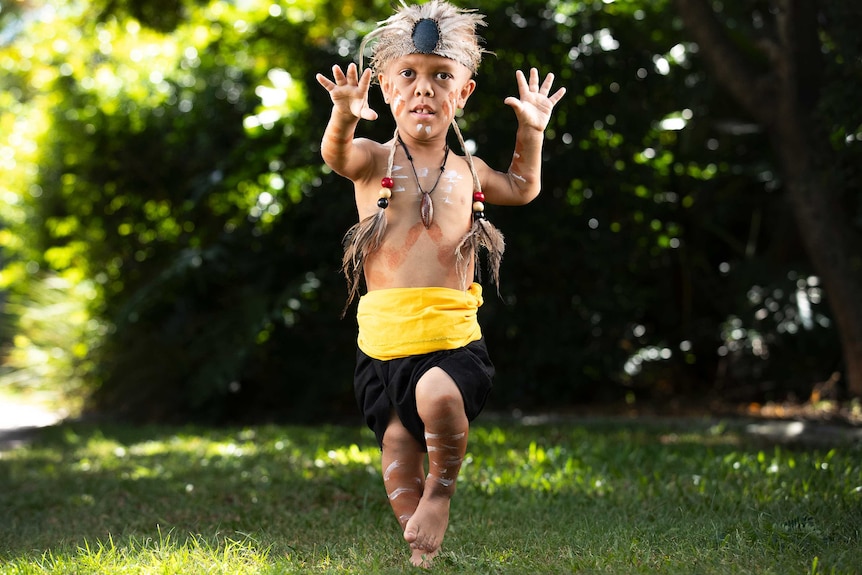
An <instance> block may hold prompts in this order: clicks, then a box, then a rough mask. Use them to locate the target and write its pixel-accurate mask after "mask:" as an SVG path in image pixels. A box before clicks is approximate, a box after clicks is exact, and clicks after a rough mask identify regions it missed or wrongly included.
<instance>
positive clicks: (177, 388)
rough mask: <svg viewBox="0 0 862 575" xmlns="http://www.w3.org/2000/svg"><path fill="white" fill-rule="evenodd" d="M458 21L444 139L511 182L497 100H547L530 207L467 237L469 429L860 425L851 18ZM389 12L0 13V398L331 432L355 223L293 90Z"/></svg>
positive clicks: (487, 4)
mask: <svg viewBox="0 0 862 575" xmlns="http://www.w3.org/2000/svg"><path fill="white" fill-rule="evenodd" d="M470 7H473V8H477V9H478V10H480V11H481V12H482V13H484V14H486V15H487V20H488V23H489V26H488V28H487V29H486V30H485V31H484V33H483V35H484V37H485V38H486V40H487V48H488V49H489V50H491V51H493V52H495V56H490V57H488V58H486V60H485V61H484V62H483V64H482V67H481V69H480V71H479V74H478V76H477V81H478V84H479V87H478V90H477V93H476V94H475V95H474V96H473V97H472V98H471V100H470V103H469V105H468V108H467V110H465V112H464V114H463V116H462V117H461V118H460V120H459V121H460V122H461V125H462V128H463V131H464V133H465V137H467V138H468V139H469V140H470V143H471V145H474V146H475V149H476V153H477V155H479V156H480V157H482V158H483V159H485V160H486V161H488V162H489V163H490V164H491V165H493V166H495V167H497V168H498V169H502V170H505V169H506V167H507V166H508V163H509V161H510V159H511V154H512V147H513V143H514V133H515V128H516V124H515V118H514V114H512V113H511V110H510V109H509V108H508V107H506V106H505V105H503V103H502V101H503V99H504V98H505V97H506V96H508V95H514V94H516V85H515V70H516V69H525V68H527V67H530V66H536V67H538V68H539V69H540V71H541V72H542V73H546V72H554V73H555V74H556V76H557V84H558V85H564V86H566V88H567V89H568V95H567V96H566V97H565V99H564V100H563V101H562V102H561V103H560V104H559V106H558V108H557V110H556V112H555V115H554V117H553V119H552V123H551V125H550V126H549V128H548V130H547V145H546V148H545V164H544V186H543V194H542V195H541V196H540V198H539V199H538V200H536V201H535V202H533V203H532V204H531V205H529V206H527V207H523V208H502V207H496V208H495V207H490V208H489V209H488V214H489V217H490V218H491V219H492V220H493V221H494V222H495V223H496V224H497V225H498V226H499V227H500V229H501V230H502V231H503V232H504V233H505V234H506V237H507V241H508V246H509V249H508V251H507V254H506V258H505V260H504V264H503V270H502V285H501V297H499V298H497V297H495V296H494V295H489V297H487V298H486V299H487V301H486V305H485V306H484V308H483V310H482V312H481V313H480V318H481V321H482V324H483V329H484V332H485V334H486V338H487V340H488V343H489V347H490V349H491V352H492V356H493V358H494V359H495V363H496V364H497V367H498V371H499V373H498V377H497V380H496V389H495V391H494V394H493V397H492V399H491V405H490V406H489V407H490V408H492V409H499V410H509V409H515V408H517V409H523V410H529V409H548V408H567V407H574V406H584V405H594V404H598V403H608V402H612V403H617V402H620V403H626V402H628V403H629V404H631V403H639V402H653V403H655V402H658V403H667V402H671V401H699V402H703V401H710V400H722V401H729V402H743V401H746V402H747V401H766V400H770V399H776V400H777V399H782V398H788V397H799V398H807V397H809V395H810V394H811V393H812V389H815V390H820V391H818V393H820V392H823V391H824V390H826V391H828V392H829V393H831V394H834V395H835V397H847V396H856V397H858V396H860V395H862V260H860V254H862V250H860V249H859V244H860V237H862V236H860V231H862V186H860V180H862V177H860V166H862V157H860V156H862V143H860V139H862V107H860V106H859V105H858V102H859V87H860V80H862V41H860V39H859V36H858V33H857V31H858V30H859V28H860V26H859V25H860V23H862V18H860V11H862V9H861V8H860V7H859V5H858V2H856V0H834V1H832V2H819V3H818V2H811V1H802V0H775V1H766V0H763V1H761V0H746V1H744V2H729V3H722V2H716V1H709V0H677V1H675V2H671V1H669V0H660V1H649V2H647V1H640V0H603V1H580V0H579V1H574V0H521V1H519V2H500V1H497V0H477V1H476V2H474V3H473V4H471V6H470ZM390 13H391V7H390V5H389V3H388V2H385V1H383V0H366V1H360V2H350V1H348V2H338V3H333V2H323V1H321V0H233V1H227V0H173V1H172V0H156V1H145V0H91V1H87V0H66V1H62V0H48V1H44V2H40V1H35V0H34V1H28V0H12V1H11V2H9V1H4V2H3V3H2V5H0V65H2V66H0V70H2V76H0V321H1V322H2V323H0V362H2V363H0V385H3V386H5V387H7V388H13V389H19V390H28V389H29V390H33V389H39V390H50V391H53V392H59V393H61V394H62V396H63V397H64V400H65V401H66V402H67V403H69V404H70V405H74V406H76V408H77V409H82V410H84V411H85V412H92V413H99V414H102V415H107V416H114V417H122V418H124V419H126V420H131V421H153V420H161V421H182V420H197V421H206V422H226V421H237V420H291V421H319V420H321V419H326V418H332V417H342V416H354V415H355V407H354V405H353V396H352V387H351V381H352V368H353V361H354V351H355V342H354V340H355V322H354V320H353V319H352V313H351V312H348V314H347V316H346V317H347V319H343V320H342V319H340V317H339V316H340V312H341V308H342V306H343V304H344V301H345V296H346V292H345V285H344V281H343V278H342V277H341V276H340V275H339V273H338V268H339V263H340V249H341V248H340V239H341V235H342V233H343V232H344V231H345V230H346V229H347V228H348V227H349V226H350V225H351V224H352V223H353V222H354V221H355V217H356V212H355V207H354V205H353V200H352V193H351V186H350V184H349V182H347V181H346V180H344V179H342V178H340V177H338V176H336V175H335V174H333V173H331V172H330V171H329V170H328V169H327V168H326V167H325V166H324V165H323V163H322V161H321V159H320V155H319V141H320V137H321V135H322V132H323V128H324V126H325V124H326V121H327V118H328V114H329V110H330V101H329V98H328V96H327V95H326V93H325V91H323V90H322V89H321V88H320V87H319V86H318V85H317V83H316V82H315V80H314V75H315V74H316V73H317V72H324V73H327V74H328V73H329V70H330V69H331V67H332V65H333V64H342V65H344V64H347V63H348V62H350V61H353V60H354V59H355V58H356V54H357V47H358V43H359V41H360V40H361V39H362V37H363V35H364V34H365V33H367V32H368V31H369V30H371V29H373V28H374V26H375V23H376V22H377V21H378V20H382V19H384V18H386V17H388V15H389V14H390ZM371 104H372V107H374V108H375V109H377V110H378V111H384V108H385V107H384V105H383V102H382V99H381V98H380V97H379V94H377V93H376V92H375V93H374V94H372V99H371ZM392 129H393V126H392V124H391V120H390V119H389V118H388V116H387V115H386V114H382V115H381V119H379V120H378V121H376V122H373V123H369V122H363V123H362V125H361V126H360V128H359V133H360V135H363V136H368V137H372V138H376V139H380V140H384V139H387V138H388V137H389V135H390V134H391V132H392ZM455 149H456V150H457V149H458V148H457V145H456V146H455ZM487 293H489V294H493V293H494V292H493V289H491V290H489V291H488V292H487ZM824 384H825V387H824Z"/></svg>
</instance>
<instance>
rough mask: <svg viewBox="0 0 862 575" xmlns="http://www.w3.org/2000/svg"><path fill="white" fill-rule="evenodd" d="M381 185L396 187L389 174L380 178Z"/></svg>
mask: <svg viewBox="0 0 862 575" xmlns="http://www.w3.org/2000/svg"><path fill="white" fill-rule="evenodd" d="M380 185H381V186H383V187H384V188H394V187H395V182H394V181H393V180H392V178H390V177H389V176H386V177H385V178H383V179H382V180H380Z"/></svg>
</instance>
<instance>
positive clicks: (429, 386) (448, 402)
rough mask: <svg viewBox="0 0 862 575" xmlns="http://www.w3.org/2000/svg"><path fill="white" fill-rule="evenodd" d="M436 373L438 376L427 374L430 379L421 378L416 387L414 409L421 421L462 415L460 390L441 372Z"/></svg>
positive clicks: (462, 405) (462, 407)
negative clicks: (416, 410) (415, 408)
mask: <svg viewBox="0 0 862 575" xmlns="http://www.w3.org/2000/svg"><path fill="white" fill-rule="evenodd" d="M438 371H439V373H438V374H431V372H429V374H431V375H432V377H428V378H423V380H422V381H420V382H419V384H418V385H417V386H416V407H417V409H418V411H419V416H420V417H421V418H422V419H426V418H428V417H430V418H438V417H441V416H450V417H451V416H453V415H461V414H463V413H464V399H463V397H461V390H460V389H458V386H457V385H455V382H454V381H453V380H452V378H451V377H449V376H448V375H447V374H446V373H445V372H443V370H438ZM434 375H437V377H433V376H434Z"/></svg>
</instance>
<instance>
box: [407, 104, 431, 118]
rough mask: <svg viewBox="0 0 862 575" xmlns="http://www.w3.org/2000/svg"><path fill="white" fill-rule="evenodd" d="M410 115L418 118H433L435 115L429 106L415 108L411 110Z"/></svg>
mask: <svg viewBox="0 0 862 575" xmlns="http://www.w3.org/2000/svg"><path fill="white" fill-rule="evenodd" d="M412 113H413V114H416V115H418V116H433V115H434V114H435V112H434V110H432V109H431V108H430V107H429V106H416V107H415V108H413V110H412Z"/></svg>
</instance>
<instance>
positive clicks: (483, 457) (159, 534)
mask: <svg viewBox="0 0 862 575" xmlns="http://www.w3.org/2000/svg"><path fill="white" fill-rule="evenodd" d="M822 445H823V447H819V448H812V447H806V446H805V445H804V444H797V445H793V446H775V445H770V444H767V443H765V442H763V441H760V440H756V439H754V438H753V437H751V436H749V435H747V434H746V433H745V428H744V427H742V426H741V425H738V424H736V423H733V422H724V423H721V422H706V421H704V422H700V421H689V422H665V423H662V424H647V423H635V422H621V421H613V420H608V421H602V420H593V421H579V422H576V423H572V422H556V423H549V422H546V423H542V424H538V425H527V421H526V420H525V421H524V422H521V423H518V422H503V421H498V422H496V423H494V422H489V423H485V424H483V425H479V426H474V427H473V429H471V443H470V446H469V449H468V454H467V459H466V462H465V465H464V467H463V468H462V469H463V470H462V473H461V479H460V480H459V486H458V491H457V493H456V495H455V498H454V499H453V504H452V516H451V523H450V528H449V531H448V532H447V535H446V540H445V542H444V549H443V552H442V554H441V555H440V557H439V558H438V559H437V561H436V563H435V566H434V570H435V572H439V573H444V574H446V573H470V574H475V573H580V572H587V573H590V572H613V573H622V572H625V573H667V574H670V573H680V574H682V573H691V570H692V565H696V566H697V572H698V573H722V574H723V573H752V572H756V573H775V574H779V573H815V572H816V573H830V572H832V573H838V574H845V573H846V574H850V573H855V572H856V571H857V569H858V565H859V564H860V560H862V556H860V553H862V552H860V549H862V545H860V533H859V527H858V526H859V520H860V515H859V497H860V493H859V491H860V485H859V478H860V472H862V469H860V458H859V446H858V445H856V444H853V443H851V442H849V441H848V442H844V441H840V440H838V441H837V442H836V443H834V444H832V445H825V444H822ZM0 485H2V486H3V489H2V490H0V507H2V508H3V510H4V521H3V523H2V524H0V573H2V574H4V575H7V574H9V575H11V574H13V573H14V574H21V573H24V574H30V573H34V574H35V573H57V574H59V573H69V572H74V573H115V572H124V573H153V572H158V573H162V572H165V573H168V572H170V573H178V572H199V571H201V570H204V569H205V570H207V571H208V572H213V573H273V574H274V573H357V574H365V573H401V572H403V569H404V568H405V567H406V565H407V563H406V562H407V558H408V556H409V553H408V549H407V546H406V544H405V543H404V541H403V539H402V538H401V535H400V533H399V530H398V527H397V522H396V521H395V518H394V517H393V516H392V514H391V510H390V509H389V506H388V502H387V500H386V495H385V492H384V490H383V486H382V481H381V477H380V469H379V450H378V449H377V448H376V444H375V443H374V439H373V436H372V435H371V433H370V432H369V431H368V430H366V429H360V428H359V427H325V426H317V427H313V428H311V427H308V428H303V427H281V426H258V427H246V428H223V429H207V428H199V427H185V426H184V427H165V426H160V427H156V426H146V427H139V428H131V427H126V426H106V427H94V426H89V425H63V426H58V427H54V428H50V429H46V430H43V431H42V432H40V434H39V437H38V438H37V439H36V441H35V443H33V444H31V445H30V446H28V447H27V448H20V449H15V450H12V451H5V452H3V454H2V458H0Z"/></svg>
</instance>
